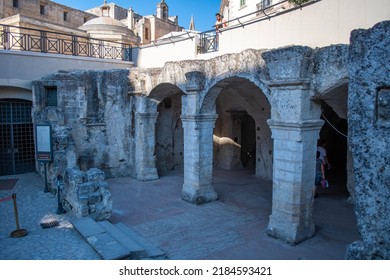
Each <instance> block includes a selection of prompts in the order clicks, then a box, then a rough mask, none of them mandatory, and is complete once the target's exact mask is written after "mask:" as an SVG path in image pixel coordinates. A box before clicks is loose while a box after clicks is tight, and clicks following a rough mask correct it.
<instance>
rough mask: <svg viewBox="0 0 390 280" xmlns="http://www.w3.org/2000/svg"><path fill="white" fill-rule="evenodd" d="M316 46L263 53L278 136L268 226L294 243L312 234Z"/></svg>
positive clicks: (319, 123)
mask: <svg viewBox="0 0 390 280" xmlns="http://www.w3.org/2000/svg"><path fill="white" fill-rule="evenodd" d="M311 57H312V50H311V49H310V48H308V47H298V46H297V47H288V48H283V49H278V50H274V51H270V52H266V53H263V58H264V60H265V61H266V65H267V69H268V73H269V77H270V80H269V82H268V84H269V87H270V90H271V94H270V96H271V120H268V125H269V126H270V128H271V131H272V138H273V139H274V162H273V196H272V214H271V216H270V221H269V224H268V229H267V232H268V234H269V235H271V236H274V237H276V238H281V239H283V240H285V241H287V242H288V243H290V244H297V243H299V242H301V241H303V240H305V239H308V238H310V237H311V236H313V235H314V229H315V228H314V222H313V204H314V187H315V186H314V179H315V167H316V166H315V163H316V149H317V139H318V137H319V132H320V129H321V127H322V125H323V121H322V120H320V113H321V111H320V106H319V105H316V104H315V103H313V101H312V100H311V99H310V97H311V96H312V95H313V94H312V93H311V91H310V67H309V66H310V64H311Z"/></svg>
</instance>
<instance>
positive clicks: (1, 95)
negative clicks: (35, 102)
mask: <svg viewBox="0 0 390 280" xmlns="http://www.w3.org/2000/svg"><path fill="white" fill-rule="evenodd" d="M8 98H16V99H22V100H28V101H32V91H31V89H29V88H25V87H19V86H1V85H0V99H8Z"/></svg>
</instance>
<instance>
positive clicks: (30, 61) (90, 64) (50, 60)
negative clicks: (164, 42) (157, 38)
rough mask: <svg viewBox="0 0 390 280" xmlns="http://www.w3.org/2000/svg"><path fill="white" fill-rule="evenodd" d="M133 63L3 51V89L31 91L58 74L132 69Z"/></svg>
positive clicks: (0, 67)
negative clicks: (42, 80) (61, 71)
mask: <svg viewBox="0 0 390 280" xmlns="http://www.w3.org/2000/svg"><path fill="white" fill-rule="evenodd" d="M132 66H133V63H132V62H128V61H121V60H114V59H112V60H109V59H96V58H85V57H77V56H69V55H56V54H46V53H45V54H41V53H34V52H24V51H4V50H0V86H7V87H20V88H25V89H31V88H32V86H31V83H32V81H34V80H39V79H41V78H42V77H44V76H47V75H50V74H53V73H55V72H57V71H58V70H70V69H83V70H103V69H118V68H122V69H123V68H131V67H132Z"/></svg>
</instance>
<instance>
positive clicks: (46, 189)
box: [43, 162, 49, 193]
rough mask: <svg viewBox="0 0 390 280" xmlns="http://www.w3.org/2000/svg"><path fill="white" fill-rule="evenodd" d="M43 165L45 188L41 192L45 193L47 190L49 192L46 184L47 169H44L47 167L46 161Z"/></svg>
mask: <svg viewBox="0 0 390 280" xmlns="http://www.w3.org/2000/svg"><path fill="white" fill-rule="evenodd" d="M43 165H44V170H45V189H44V191H43V192H45V193H47V192H49V188H48V186H47V170H46V169H47V167H46V165H47V163H46V162H45V163H44V164H43Z"/></svg>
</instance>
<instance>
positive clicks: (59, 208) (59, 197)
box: [57, 175, 66, 214]
mask: <svg viewBox="0 0 390 280" xmlns="http://www.w3.org/2000/svg"><path fill="white" fill-rule="evenodd" d="M61 181H62V176H61V175H58V176H57V198H58V207H57V214H62V213H65V212H66V211H65V209H64V208H63V207H62V203H61Z"/></svg>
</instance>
